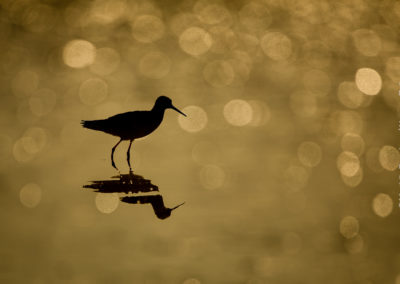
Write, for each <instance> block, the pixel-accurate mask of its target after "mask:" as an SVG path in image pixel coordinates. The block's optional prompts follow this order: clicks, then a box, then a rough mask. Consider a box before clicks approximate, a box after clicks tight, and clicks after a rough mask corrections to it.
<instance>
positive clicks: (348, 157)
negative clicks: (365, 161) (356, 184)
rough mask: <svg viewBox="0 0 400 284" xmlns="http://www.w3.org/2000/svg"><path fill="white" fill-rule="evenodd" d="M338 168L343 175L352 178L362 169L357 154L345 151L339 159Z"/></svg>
mask: <svg viewBox="0 0 400 284" xmlns="http://www.w3.org/2000/svg"><path fill="white" fill-rule="evenodd" d="M337 167H338V169H339V171H340V173H341V174H342V175H344V176H347V177H352V176H355V175H356V174H357V172H358V171H359V169H360V160H359V158H358V157H357V155H356V154H354V153H352V152H349V151H343V152H342V153H340V155H339V156H338V157H337Z"/></svg>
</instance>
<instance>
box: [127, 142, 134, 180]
mask: <svg viewBox="0 0 400 284" xmlns="http://www.w3.org/2000/svg"><path fill="white" fill-rule="evenodd" d="M132 142H133V139H131V140H130V141H129V147H128V152H126V159H127V161H128V166H129V172H130V173H131V172H132V168H131V153H130V152H131V146H132Z"/></svg>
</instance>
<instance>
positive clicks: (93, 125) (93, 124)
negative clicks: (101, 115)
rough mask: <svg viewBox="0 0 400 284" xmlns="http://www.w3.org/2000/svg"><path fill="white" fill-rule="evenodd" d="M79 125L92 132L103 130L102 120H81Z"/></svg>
mask: <svg viewBox="0 0 400 284" xmlns="http://www.w3.org/2000/svg"><path fill="white" fill-rule="evenodd" d="M81 124H82V126H83V127H85V128H89V129H93V130H103V128H104V123H103V120H82V121H81Z"/></svg>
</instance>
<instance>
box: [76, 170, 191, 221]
mask: <svg viewBox="0 0 400 284" xmlns="http://www.w3.org/2000/svg"><path fill="white" fill-rule="evenodd" d="M83 187H84V188H91V189H94V192H101V193H120V194H126V195H123V196H121V197H120V199H121V201H122V202H126V203H130V204H151V206H152V207H153V210H154V213H155V214H156V216H157V217H158V218H159V219H166V218H168V217H169V216H171V212H172V210H174V209H176V208H178V207H179V206H181V205H183V204H184V203H181V204H179V205H177V206H175V207H173V208H167V207H165V205H164V200H163V197H162V195H161V194H151V195H134V196H131V195H127V194H138V193H150V192H151V193H154V192H159V190H158V186H157V185H154V184H152V183H151V180H148V179H145V178H144V177H142V176H140V175H136V174H134V173H133V172H132V171H130V172H129V174H121V175H119V176H113V177H112V178H111V179H109V180H95V181H91V182H90V183H89V184H87V185H84V186H83Z"/></svg>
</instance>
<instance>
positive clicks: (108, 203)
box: [95, 193, 119, 214]
mask: <svg viewBox="0 0 400 284" xmlns="http://www.w3.org/2000/svg"><path fill="white" fill-rule="evenodd" d="M95 203H96V208H97V210H99V211H100V212H101V213H104V214H110V213H112V212H114V211H115V210H116V209H117V208H118V205H119V197H118V194H116V193H111V194H105V193H97V194H96V198H95Z"/></svg>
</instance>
